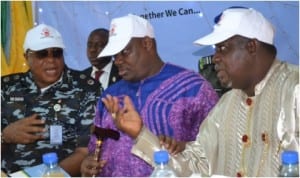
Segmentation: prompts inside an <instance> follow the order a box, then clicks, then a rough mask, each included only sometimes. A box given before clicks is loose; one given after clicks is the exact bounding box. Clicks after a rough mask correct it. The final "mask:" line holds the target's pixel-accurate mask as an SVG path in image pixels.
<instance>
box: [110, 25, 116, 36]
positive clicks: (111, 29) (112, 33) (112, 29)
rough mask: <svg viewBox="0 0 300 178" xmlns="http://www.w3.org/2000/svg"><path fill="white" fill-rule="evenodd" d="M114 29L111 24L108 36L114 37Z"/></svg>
mask: <svg viewBox="0 0 300 178" xmlns="http://www.w3.org/2000/svg"><path fill="white" fill-rule="evenodd" d="M115 28H116V25H115V24H112V25H111V28H110V31H109V36H114V35H116V34H115V31H116V30H115Z"/></svg>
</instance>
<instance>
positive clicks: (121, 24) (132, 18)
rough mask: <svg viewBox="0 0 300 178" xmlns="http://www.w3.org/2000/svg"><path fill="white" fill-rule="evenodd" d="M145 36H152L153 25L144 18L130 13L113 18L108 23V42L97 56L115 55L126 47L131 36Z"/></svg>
mask: <svg viewBox="0 0 300 178" xmlns="http://www.w3.org/2000/svg"><path fill="white" fill-rule="evenodd" d="M145 36H148V37H150V38H154V31H153V27H152V25H151V24H150V23H149V22H148V21H147V20H146V19H144V18H142V17H139V16H136V15H132V14H128V15H127V16H123V17H119V18H114V19H112V21H111V24H110V31H109V39H108V43H107V45H106V46H105V48H104V49H103V50H102V52H101V53H100V54H99V55H98V58H99V57H104V56H112V55H115V54H117V53H119V52H120V51H122V50H123V49H124V48H125V47H126V45H127V44H128V43H129V41H130V40H131V38H134V37H136V38H143V37H145Z"/></svg>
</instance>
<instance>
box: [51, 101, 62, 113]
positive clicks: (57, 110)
mask: <svg viewBox="0 0 300 178" xmlns="http://www.w3.org/2000/svg"><path fill="white" fill-rule="evenodd" d="M53 109H54V111H55V112H59V111H60V110H61V105H60V104H58V103H56V104H55V105H54V106H53Z"/></svg>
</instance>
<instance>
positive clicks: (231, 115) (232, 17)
mask: <svg viewBox="0 0 300 178" xmlns="http://www.w3.org/2000/svg"><path fill="white" fill-rule="evenodd" d="M215 22H216V25H215V28H214V30H213V32H211V33H210V34H208V35H206V36H204V37H202V38H200V39H199V40H197V41H195V43H196V44H199V45H215V46H216V51H215V54H214V57H213V62H214V63H215V68H216V71H217V76H218V78H219V80H220V82H221V83H222V85H223V86H228V87H230V88H232V90H230V91H228V92H226V93H225V94H224V95H223V96H222V97H221V99H220V100H219V102H218V103H217V105H216V106H215V107H214V108H213V109H212V110H211V112H210V113H209V114H208V116H207V118H206V119H205V120H204V122H203V123H202V124H201V126H200V129H199V133H198V136H197V139H196V141H194V142H190V143H187V144H186V148H185V150H184V151H183V152H182V153H180V154H177V155H176V156H175V157H172V161H171V162H172V163H173V167H174V168H175V169H176V171H177V175H179V176H185V177H188V176H190V175H191V174H193V173H200V174H201V175H202V177H203V176H211V175H214V174H215V175H223V176H230V177H241V176H245V177H277V176H278V175H279V168H280V155H281V152H282V151H283V150H296V151H297V152H298V153H299V116H300V106H299V101H300V98H299V96H300V93H299V92H300V90H299V66H295V65H292V64H288V63H286V62H282V61H280V60H279V59H277V58H276V53H277V50H276V47H275V46H274V42H273V40H274V29H273V26H272V24H271V23H270V22H269V21H268V20H267V19H266V18H265V17H264V16H263V15H262V14H261V13H260V12H258V11H256V10H255V9H252V8H229V9H226V10H225V11H223V12H222V13H221V15H219V16H217V18H216V21H215ZM104 102H105V103H106V106H107V107H108V109H109V110H110V112H111V113H116V112H117V113H118V114H117V115H116V116H117V117H115V123H117V125H118V128H120V129H121V130H122V131H123V133H127V134H128V135H130V136H131V138H132V139H135V141H136V142H135V144H134V146H133V147H132V150H131V151H132V153H133V154H135V155H136V156H138V157H140V158H143V159H144V160H146V161H148V163H149V164H152V165H153V161H152V154H153V152H154V151H155V150H156V149H158V148H159V147H160V144H159V141H158V138H156V137H155V136H154V135H153V134H152V133H151V132H150V131H149V130H148V129H147V122H145V121H144V118H143V116H142V115H139V113H138V108H137V111H136V109H135V106H134V104H133V103H131V101H130V99H129V98H128V97H127V98H125V101H124V108H117V107H115V106H116V101H114V100H111V99H109V98H108V99H104ZM143 125H144V126H143Z"/></svg>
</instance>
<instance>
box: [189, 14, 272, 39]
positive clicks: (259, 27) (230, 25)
mask: <svg viewBox="0 0 300 178" xmlns="http://www.w3.org/2000/svg"><path fill="white" fill-rule="evenodd" d="M216 23H217V24H216V25H215V26H214V30H213V32H211V33H210V34H208V35H206V36H204V37H202V38H200V39H198V40H196V41H194V43H195V44H198V45H214V44H218V43H220V42H223V41H225V40H227V39H229V38H231V37H233V36H235V35H240V36H243V37H247V38H251V39H253V38H256V39H257V40H259V41H261V42H265V43H268V44H271V45H273V40H274V31H275V30H274V28H273V26H272V24H271V23H270V22H269V21H268V20H267V19H266V18H265V17H264V16H263V15H262V14H261V13H260V12H258V11H256V10H254V9H252V8H249V9H248V8H229V9H226V10H225V11H223V13H222V14H221V16H220V19H219V21H218V22H216Z"/></svg>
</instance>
